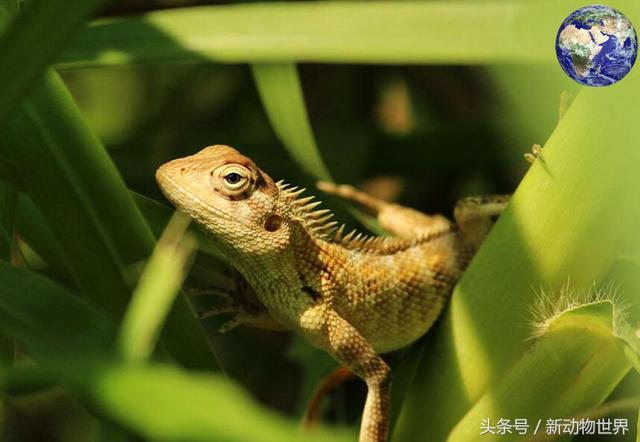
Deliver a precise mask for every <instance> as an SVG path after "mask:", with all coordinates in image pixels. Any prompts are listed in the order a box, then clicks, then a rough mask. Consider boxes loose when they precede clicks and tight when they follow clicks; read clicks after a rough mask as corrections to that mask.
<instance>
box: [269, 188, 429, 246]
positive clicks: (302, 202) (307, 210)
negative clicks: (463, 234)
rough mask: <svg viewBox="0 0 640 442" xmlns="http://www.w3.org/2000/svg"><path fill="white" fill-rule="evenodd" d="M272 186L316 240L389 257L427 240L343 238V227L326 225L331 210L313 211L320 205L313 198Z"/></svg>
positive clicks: (355, 235) (353, 234) (354, 232)
mask: <svg viewBox="0 0 640 442" xmlns="http://www.w3.org/2000/svg"><path fill="white" fill-rule="evenodd" d="M276 185H277V186H278V189H279V190H280V196H281V197H282V198H284V199H285V200H286V202H287V204H289V206H290V207H291V208H292V209H293V212H294V214H295V215H296V216H298V217H299V218H300V219H301V220H302V221H303V222H304V226H305V228H306V229H307V231H308V232H309V233H311V234H312V235H314V236H315V237H317V238H320V239H323V240H326V241H331V242H334V243H338V244H340V245H341V246H343V247H345V248H347V249H350V250H357V251H360V252H365V253H374V254H390V253H395V252H398V251H401V250H405V249H407V248H410V247H413V246H415V245H416V244H418V243H420V242H423V241H425V240H427V239H429V238H428V237H418V238H416V239H414V240H406V239H403V238H398V237H385V236H373V235H365V234H363V233H361V232H358V231H357V230H355V229H354V230H352V231H351V232H349V233H348V234H347V235H345V236H343V235H344V229H345V225H344V224H341V225H340V227H337V226H338V223H337V222H336V221H329V220H330V219H331V218H332V217H333V213H332V212H331V210H329V209H318V210H314V209H315V208H316V207H318V206H319V205H320V204H322V202H321V201H313V200H314V199H315V197H314V196H306V197H302V198H300V195H302V193H304V192H305V191H306V189H304V188H302V189H300V188H298V187H294V186H291V185H290V184H287V183H285V182H284V181H278V182H277V183H276Z"/></svg>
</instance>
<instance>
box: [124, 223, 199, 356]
mask: <svg viewBox="0 0 640 442" xmlns="http://www.w3.org/2000/svg"><path fill="white" fill-rule="evenodd" d="M188 225H189V218H187V217H186V216H185V215H182V214H181V213H180V212H176V215H175V216H174V217H173V218H172V220H171V221H170V222H169V225H168V226H167V228H166V229H165V232H164V233H163V235H162V237H160V240H159V241H158V244H157V245H156V247H155V249H154V251H153V254H152V255H151V258H149V261H148V262H147V264H146V265H145V269H144V272H143V273H142V276H141V277H140V280H139V281H138V286H137V287H136V290H135V291H134V292H133V297H132V298H131V303H130V305H129V308H128V309H127V312H126V314H125V316H124V319H123V321H122V325H121V329H120V336H119V347H120V350H121V352H122V354H123V356H124V357H125V359H127V360H131V361H140V360H144V359H146V358H148V357H149V355H150V354H151V353H152V352H153V348H154V346H155V342H156V340H157V337H158V335H159V333H160V330H161V328H162V324H163V323H164V320H165V318H166V316H167V313H168V312H169V310H170V309H171V305H172V304H173V302H174V300H175V298H176V295H177V294H178V293H179V291H180V286H181V285H182V281H183V280H184V278H185V276H186V271H187V267H188V265H189V264H190V257H191V256H192V254H193V251H194V249H195V246H196V243H195V239H194V238H192V237H190V236H185V235H184V233H185V230H186V228H187V226H188Z"/></svg>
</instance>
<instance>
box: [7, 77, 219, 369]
mask: <svg viewBox="0 0 640 442" xmlns="http://www.w3.org/2000/svg"><path fill="white" fill-rule="evenodd" d="M18 146H19V148H18ZM0 160H1V161H2V162H3V163H4V164H6V165H8V166H9V167H10V171H11V172H12V174H13V175H15V176H17V177H19V183H18V186H19V188H20V189H22V190H24V191H25V192H26V193H27V194H28V195H29V196H30V198H31V199H32V200H33V202H34V203H35V205H36V207H37V208H38V210H39V211H40V213H41V214H42V216H43V217H44V219H45V220H46V222H47V224H48V225H49V226H50V227H51V230H52V232H53V233H54V235H55V237H56V239H57V242H58V243H59V244H60V247H61V251H62V255H63V257H64V261H65V266H66V268H68V269H69V272H70V273H71V275H72V277H73V279H74V281H75V283H76V284H77V285H78V288H79V290H80V291H81V292H82V293H83V294H84V295H85V296H87V297H88V298H89V299H91V300H92V301H93V302H95V304H96V305H98V306H100V307H101V308H102V309H104V310H105V311H106V312H108V314H109V315H110V316H111V318H113V319H119V318H120V316H121V315H122V313H123V312H124V308H125V306H126V305H127V302H128V299H129V295H130V293H131V289H132V287H133V284H134V283H135V279H136V278H135V276H136V275H135V274H134V275H133V276H134V277H133V278H132V277H131V274H132V272H131V269H135V268H136V267H138V266H139V265H140V263H142V262H143V260H145V259H146V257H147V256H148V255H149V254H150V253H151V250H152V247H153V244H154V241H153V236H152V234H151V232H150V230H149V228H148V226H147V225H146V223H145V222H144V219H143V217H142V215H141V214H140V212H139V211H138V209H137V208H136V206H135V204H134V202H133V199H132V197H131V196H130V194H129V192H128V191H127V189H126V188H125V186H124V183H123V181H122V178H121V177H120V175H119V174H118V172H117V170H116V168H115V166H114V165H113V163H112V162H111V159H110V158H109V156H108V154H107V153H106V151H105V150H104V148H103V147H102V145H101V144H100V142H99V141H98V140H97V139H96V138H95V136H94V135H93V133H92V132H91V131H90V130H89V129H88V128H87V126H86V125H85V123H84V121H83V119H82V116H81V114H80V112H79V110H78V109H77V107H76V105H75V103H74V102H73V100H72V98H71V97H70V96H69V94H68V92H67V90H66V89H65V87H64V85H63V84H62V82H61V81H60V79H59V78H58V77H57V75H56V74H54V73H52V72H47V73H46V74H45V76H44V78H43V80H42V81H41V82H39V83H38V84H37V86H36V88H35V89H34V90H33V92H32V94H31V95H30V96H29V97H28V98H27V99H26V101H25V103H24V104H23V106H22V107H21V108H20V109H19V110H16V111H15V112H13V113H12V114H11V115H10V118H8V120H7V121H5V123H4V127H3V130H2V131H0ZM163 342H164V345H165V346H166V348H167V350H168V351H169V352H170V353H171V354H172V355H173V356H174V357H175V358H177V359H178V360H180V361H181V362H182V363H184V364H186V365H189V366H198V367H211V366H213V365H215V363H214V360H213V357H212V354H211V351H210V349H209V346H208V343H207V339H206V337H205V335H204V333H203V331H202V329H201V328H200V326H199V325H198V324H197V323H196V321H195V319H194V317H193V314H192V313H191V311H190V309H189V307H188V305H187V304H186V301H185V300H184V299H183V298H180V299H179V301H178V302H177V303H176V306H175V307H174V309H173V310H172V314H171V316H170V318H169V321H168V323H167V327H166V328H165V330H164V334H163Z"/></svg>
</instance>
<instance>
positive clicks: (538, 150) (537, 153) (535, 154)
mask: <svg viewBox="0 0 640 442" xmlns="http://www.w3.org/2000/svg"><path fill="white" fill-rule="evenodd" d="M538 158H539V159H540V160H541V161H543V160H544V159H543V158H542V146H540V145H539V144H534V145H533V146H531V152H527V153H525V154H524V159H525V160H527V161H528V162H529V163H531V164H533V163H534V162H535V161H536V160H537V159H538Z"/></svg>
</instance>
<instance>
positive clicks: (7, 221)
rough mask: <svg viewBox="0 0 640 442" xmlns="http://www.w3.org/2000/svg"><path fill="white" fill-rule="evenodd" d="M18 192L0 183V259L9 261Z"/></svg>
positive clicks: (12, 243) (7, 184)
mask: <svg viewBox="0 0 640 442" xmlns="http://www.w3.org/2000/svg"><path fill="white" fill-rule="evenodd" d="M17 204H18V192H17V190H16V189H15V188H14V187H13V186H11V185H10V184H9V183H6V182H2V181H0V259H3V260H5V261H11V255H12V250H13V248H14V247H13V246H14V240H13V232H14V227H15V217H16V206H17Z"/></svg>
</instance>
